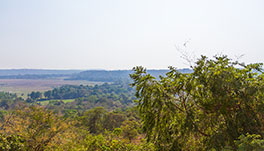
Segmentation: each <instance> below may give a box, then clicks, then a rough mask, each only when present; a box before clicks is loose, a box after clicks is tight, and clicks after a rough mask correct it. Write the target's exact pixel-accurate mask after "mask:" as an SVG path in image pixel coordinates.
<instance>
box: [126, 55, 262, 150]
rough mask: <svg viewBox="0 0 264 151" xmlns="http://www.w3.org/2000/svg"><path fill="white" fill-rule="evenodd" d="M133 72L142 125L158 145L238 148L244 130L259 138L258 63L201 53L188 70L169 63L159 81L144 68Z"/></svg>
mask: <svg viewBox="0 0 264 151" xmlns="http://www.w3.org/2000/svg"><path fill="white" fill-rule="evenodd" d="M133 70H134V71H135V72H134V74H131V75H130V76H131V78H132V79H133V80H134V83H133V84H132V85H133V86H135V87H136V96H137V98H138V100H137V107H138V109H139V112H140V114H141V117H142V119H143V128H144V130H145V132H146V133H147V138H148V140H152V141H153V142H154V143H155V144H156V147H158V149H160V150H169V149H170V150H210V149H216V150H221V149H223V148H224V147H225V146H230V147H231V148H232V149H236V148H237V146H236V144H235V143H234V140H235V139H237V138H238V137H239V136H240V135H242V134H246V133H251V134H259V135H260V136H262V137H263V128H264V127H263V122H264V121H263V115H264V114H263V113H264V98H263V97H264V74H263V72H262V64H249V65H245V64H243V63H239V62H236V61H235V62H234V61H232V60H231V59H229V58H228V57H227V56H216V57H215V58H214V59H208V58H207V57H205V56H202V57H201V58H200V59H199V60H198V61H197V62H196V65H195V66H194V67H193V72H192V73H180V72H178V71H177V70H176V69H175V68H173V67H170V72H168V73H167V74H166V75H167V76H166V77H160V80H157V79H155V78H154V77H153V76H151V75H150V74H147V72H146V69H144V68H143V67H135V68H134V69H133Z"/></svg>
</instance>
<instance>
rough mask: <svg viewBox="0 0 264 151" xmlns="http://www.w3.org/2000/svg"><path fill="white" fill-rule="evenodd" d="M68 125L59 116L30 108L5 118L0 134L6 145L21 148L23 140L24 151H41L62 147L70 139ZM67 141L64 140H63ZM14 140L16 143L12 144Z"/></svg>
mask: <svg viewBox="0 0 264 151" xmlns="http://www.w3.org/2000/svg"><path fill="white" fill-rule="evenodd" d="M69 127H70V125H69V124H68V123H67V122H66V121H65V120H63V119H62V117H60V116H56V115H54V114H53V113H52V112H51V111H48V110H46V109H44V108H42V107H37V106H31V107H23V108H22V109H18V110H15V111H14V112H11V113H10V114H9V115H7V116H5V120H4V122H2V123H1V127H0V132H1V134H3V135H2V136H5V137H6V138H10V141H8V142H7V143H9V144H11V145H12V144H13V145H16V146H15V147H19V146H17V145H20V146H21V144H20V143H21V141H18V140H23V144H24V147H25V148H26V150H34V151H43V150H49V148H56V147H59V146H60V145H63V144H64V143H66V142H67V141H69V138H67V137H72V136H71V135H70V134H71V133H70V132H69V130H70V128H69ZM65 137H66V138H67V139H64V138H65ZM13 140H16V141H17V142H14V143H16V144H14V143H13V142H11V141H13Z"/></svg>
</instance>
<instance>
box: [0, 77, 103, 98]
mask: <svg viewBox="0 0 264 151" xmlns="http://www.w3.org/2000/svg"><path fill="white" fill-rule="evenodd" d="M81 84H82V85H96V84H102V82H89V81H80V80H73V81H70V80H62V79H49V80H47V79H45V80H41V79H38V80H31V79H30V80H28V79H0V91H5V92H11V93H17V94H18V96H22V97H26V96H27V94H28V93H31V92H32V91H40V92H44V91H47V90H51V89H53V88H56V87H60V86H62V85H81Z"/></svg>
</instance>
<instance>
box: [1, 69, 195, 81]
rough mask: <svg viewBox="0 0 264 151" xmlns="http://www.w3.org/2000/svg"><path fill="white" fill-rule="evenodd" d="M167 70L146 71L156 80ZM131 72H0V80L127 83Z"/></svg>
mask: <svg viewBox="0 0 264 151" xmlns="http://www.w3.org/2000/svg"><path fill="white" fill-rule="evenodd" d="M168 71H169V70H148V73H149V74H151V75H152V76H154V77H156V78H158V77H159V76H160V75H162V76H165V74H166V73H167V72H168ZM179 71H180V72H181V73H190V72H192V70H191V69H180V70H179ZM131 73H132V70H112V71H109V70H87V71H83V72H81V70H33V69H32V70H31V69H25V70H22V69H21V70H0V79H52V78H60V77H61V78H64V79H65V80H86V81H95V82H117V81H129V80H130V78H129V74H131Z"/></svg>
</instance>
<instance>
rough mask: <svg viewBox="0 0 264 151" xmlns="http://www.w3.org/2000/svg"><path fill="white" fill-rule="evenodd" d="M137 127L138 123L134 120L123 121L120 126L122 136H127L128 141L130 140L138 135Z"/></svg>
mask: <svg viewBox="0 0 264 151" xmlns="http://www.w3.org/2000/svg"><path fill="white" fill-rule="evenodd" d="M138 127H139V124H138V123H137V122H136V121H134V120H132V121H130V120H126V121H124V122H123V123H122V126H121V129H122V131H123V137H124V138H128V139H129V141H130V142H131V140H132V139H134V138H136V136H138Z"/></svg>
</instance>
